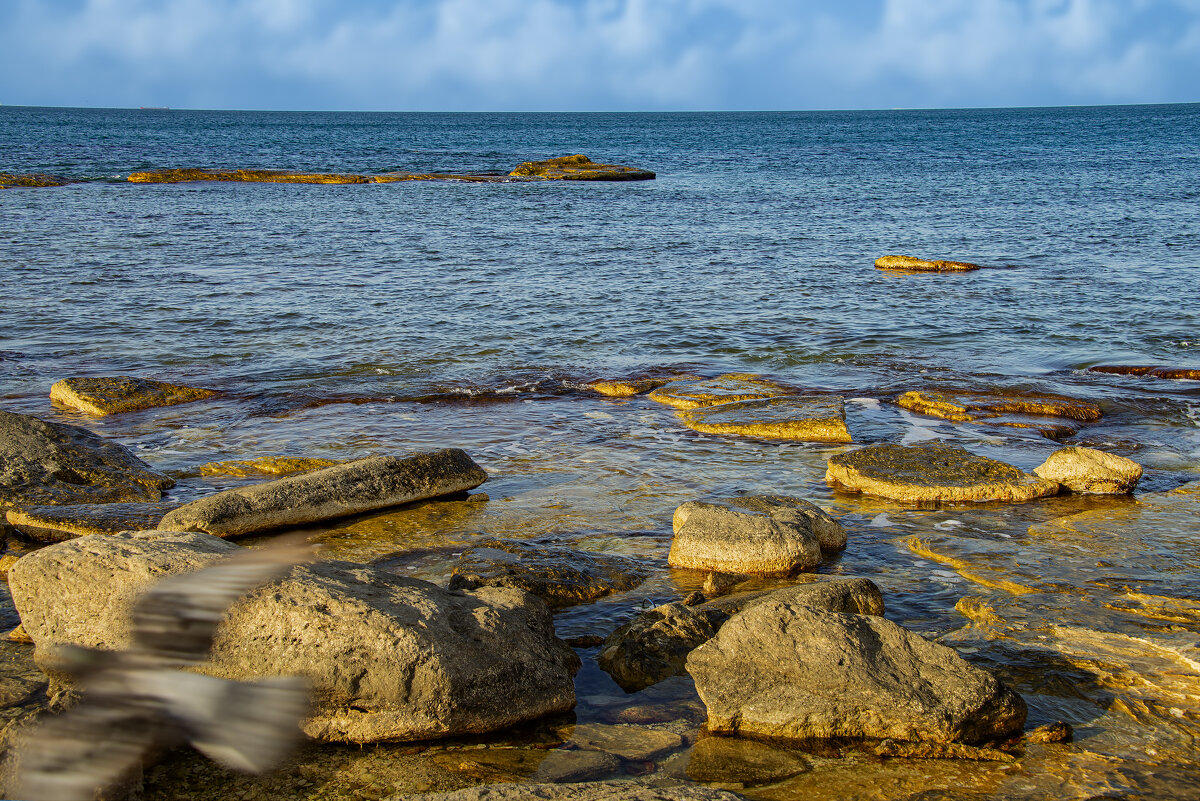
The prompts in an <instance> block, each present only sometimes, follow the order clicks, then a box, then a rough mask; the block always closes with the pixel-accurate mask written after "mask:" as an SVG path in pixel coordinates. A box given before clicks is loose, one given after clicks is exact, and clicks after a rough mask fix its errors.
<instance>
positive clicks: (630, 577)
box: [449, 540, 646, 609]
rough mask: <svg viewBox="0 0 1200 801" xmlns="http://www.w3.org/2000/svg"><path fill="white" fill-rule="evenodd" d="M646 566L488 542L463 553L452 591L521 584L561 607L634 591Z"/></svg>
mask: <svg viewBox="0 0 1200 801" xmlns="http://www.w3.org/2000/svg"><path fill="white" fill-rule="evenodd" d="M645 578H646V569H645V568H644V567H643V566H641V565H639V564H638V563H637V562H636V561H635V560H633V559H630V558H629V557H627V556H618V555H614V554H599V553H585V552H583V551H576V550H572V549H570V548H561V547H556V546H553V545H534V544H529V543H525V542H520V541H517V540H485V541H483V542H482V543H480V544H479V545H478V546H477V547H474V548H470V549H468V550H466V551H464V552H463V555H462V557H461V558H460V559H459V562H458V564H457V565H456V566H455V568H454V573H453V575H452V576H451V578H450V585H449V586H450V589H452V590H472V589H475V588H477V587H516V588H518V589H522V590H525V591H526V592H531V593H533V594H534V595H536V596H538V597H539V598H541V599H542V600H543V601H545V602H546V603H548V604H549V605H550V607H551V608H553V609H559V608H562V607H566V606H573V605H575V604H581V603H587V602H589V601H594V600H596V599H597V598H603V597H604V596H605V595H610V594H611V593H614V592H621V591H623V590H630V589H633V588H634V587H636V586H637V585H638V584H641V583H642V581H643V580H644V579H645Z"/></svg>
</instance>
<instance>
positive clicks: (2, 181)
mask: <svg viewBox="0 0 1200 801" xmlns="http://www.w3.org/2000/svg"><path fill="white" fill-rule="evenodd" d="M69 183H71V181H70V180H69V179H67V178H62V177H59V176H57V175H46V174H45V173H40V172H32V173H11V172H0V189H7V188H8V187H10V186H23V187H37V186H66V185H67V184H69Z"/></svg>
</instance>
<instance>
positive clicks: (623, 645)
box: [596, 603, 729, 692]
mask: <svg viewBox="0 0 1200 801" xmlns="http://www.w3.org/2000/svg"><path fill="white" fill-rule="evenodd" d="M728 619H729V615H728V614H726V613H724V612H721V611H719V610H716V609H708V610H701V609H697V608H694V607H689V606H684V605H683V604H681V603H670V604H664V605H663V606H658V607H655V608H654V609H651V610H649V611H647V612H643V613H641V614H640V615H638V616H637V617H635V618H634V619H633V620H631V621H629V622H628V623H626V624H625V625H623V626H620V627H619V628H617V630H616V631H614V632H613V633H612V634H610V635H608V637H607V638H605V640H604V646H603V648H601V649H600V653H599V654H598V655H597V657H596V662H597V663H598V664H599V665H600V669H601V670H603V671H604V672H605V673H607V674H608V675H610V676H612V678H613V681H615V682H616V683H617V685H618V686H620V687H621V689H623V690H625V692H635V691H637V690H641V689H643V688H645V687H649V686H650V685H652V684H657V683H658V682H660V681H662V680H663V679H666V678H669V677H670V676H675V675H678V674H680V673H683V672H684V667H683V666H684V663H685V662H686V661H687V655H688V654H690V653H691V652H692V650H693V649H695V648H696V647H697V646H699V645H701V644H703V643H706V642H708V641H709V640H710V639H712V637H713V636H714V635H715V634H716V633H717V630H718V629H719V628H720V627H721V624H722V623H724V622H725V621H726V620H728Z"/></svg>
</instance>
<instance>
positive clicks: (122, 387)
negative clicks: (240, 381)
mask: <svg viewBox="0 0 1200 801" xmlns="http://www.w3.org/2000/svg"><path fill="white" fill-rule="evenodd" d="M216 394H217V393H216V392H214V391H212V390H211V389H198V388H197V387H185V386H181V385H179V384H168V383H167V382H166V381H153V380H151V379H148V378H135V377H133V376H127V375H119V376H113V377H105V378H64V379H63V380H61V381H57V382H55V383H54V385H53V386H52V387H50V400H51V401H53V402H55V403H60V404H62V405H63V406H68V407H70V408H72V409H78V410H79V411H81V412H84V413H86V414H91V415H95V416H97V417H103V416H104V415H107V414H117V413H119V412H136V411H141V410H142V409H153V408H155V407H158V406H174V405H176V404H179V403H190V402H191V401H197V400H203V399H204V398H211V397H212V396H213V395H216Z"/></svg>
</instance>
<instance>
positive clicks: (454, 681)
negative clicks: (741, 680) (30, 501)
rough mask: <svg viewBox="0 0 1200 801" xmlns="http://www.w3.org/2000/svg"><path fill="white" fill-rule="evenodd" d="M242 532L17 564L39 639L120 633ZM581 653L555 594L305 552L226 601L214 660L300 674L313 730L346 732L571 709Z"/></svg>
mask: <svg viewBox="0 0 1200 801" xmlns="http://www.w3.org/2000/svg"><path fill="white" fill-rule="evenodd" d="M237 550H238V546H235V545H233V544H231V543H229V542H226V541H224V540H221V539H218V538H216V537H212V536H209V535H207V534H199V533H178V532H138V533H132V532H131V533H125V534H118V535H115V536H108V537H82V538H79V539H75V540H71V541H69V542H63V543H58V544H56V545H51V546H48V547H46V548H43V549H42V550H40V551H36V552H34V553H32V554H30V555H29V556H27V557H25V558H24V559H22V560H20V561H19V562H18V563H17V565H15V566H14V567H13V569H12V570H11V571H10V575H9V581H10V587H11V590H12V594H13V600H14V603H15V604H16V606H17V609H18V611H19V612H20V613H21V619H22V623H23V624H24V626H25V629H26V631H27V632H28V633H29V635H30V636H31V637H32V638H33V640H34V642H35V643H36V645H37V651H36V657H35V658H38V659H43V660H44V658H45V655H46V652H47V649H48V648H51V647H53V646H56V645H60V644H63V643H73V644H77V645H83V646H90V647H96V648H107V649H121V648H124V647H126V646H127V645H128V644H129V637H130V628H129V611H130V608H131V606H132V604H133V602H134V600H135V599H136V598H137V597H138V596H139V595H140V594H141V593H142V592H143V591H144V590H145V589H146V588H147V587H148V586H150V584H151V583H152V582H153V581H155V580H157V579H158V578H161V577H164V576H167V575H173V574H177V573H182V572H188V571H190V570H194V569H196V568H199V567H203V566H205V565H207V564H209V563H211V562H212V561H215V560H216V559H219V558H220V557H222V556H225V555H227V554H229V553H232V552H236V551H237ZM578 665H579V661H578V657H576V656H575V653H574V652H573V651H572V650H571V649H570V648H569V647H568V646H567V645H566V643H564V642H562V641H561V640H559V639H557V638H556V637H555V636H554V628H553V622H552V620H551V617H550V612H549V610H548V609H547V607H546V605H545V604H544V603H542V601H540V600H538V599H537V598H535V597H534V596H532V595H529V594H528V593H525V592H522V591H520V590H514V589H506V588H497V587H485V588H481V589H479V590H476V591H473V592H453V591H449V590H444V589H442V588H440V587H438V586H436V585H434V584H430V583H428V582H425V581H420V580H417V579H413V578H409V577H406V576H398V575H395V574H391V573H386V572H384V571H382V570H379V569H376V568H372V567H366V566H362V565H355V564H351V563H346V562H323V563H318V564H314V565H311V566H309V567H297V568H294V569H293V571H292V573H291V574H290V576H289V577H288V578H285V579H283V580H281V581H278V582H275V583H273V584H270V585H267V586H266V587H264V588H262V589H260V590H258V591H256V592H254V593H251V594H250V595H248V596H246V597H244V598H243V599H242V600H240V601H238V602H237V603H236V604H235V605H234V606H233V607H232V608H231V610H230V611H229V614H228V617H227V619H226V620H225V622H224V623H223V624H222V626H221V628H220V629H219V631H218V633H217V636H216V639H215V642H214V644H213V649H212V659H211V662H210V663H208V664H207V665H205V666H204V667H203V670H204V672H206V673H209V674H211V675H214V676H219V677H222V678H228V679H237V680H252V679H257V678H261V677H266V676H280V675H282V676H291V675H300V676H305V677H307V678H308V680H309V682H310V686H311V691H312V704H313V708H312V715H311V717H310V718H309V719H308V720H306V721H305V723H304V730H305V732H306V733H307V734H308V735H309V736H312V737H315V738H318V739H322V740H330V741H338V742H373V741H381V740H424V739H431V738H436V737H445V736H452V735H460V734H479V733H484V732H488V731H493V730H496V729H501V728H505V727H508V726H511V725H514V724H517V723H521V722H524V721H528V720H532V719H535V718H538V717H541V716H543V715H547V714H553V713H560V712H566V711H568V710H570V709H571V708H572V707H573V706H574V703H575V691H574V684H573V679H572V674H573V673H574V671H575V670H577V669H578Z"/></svg>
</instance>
